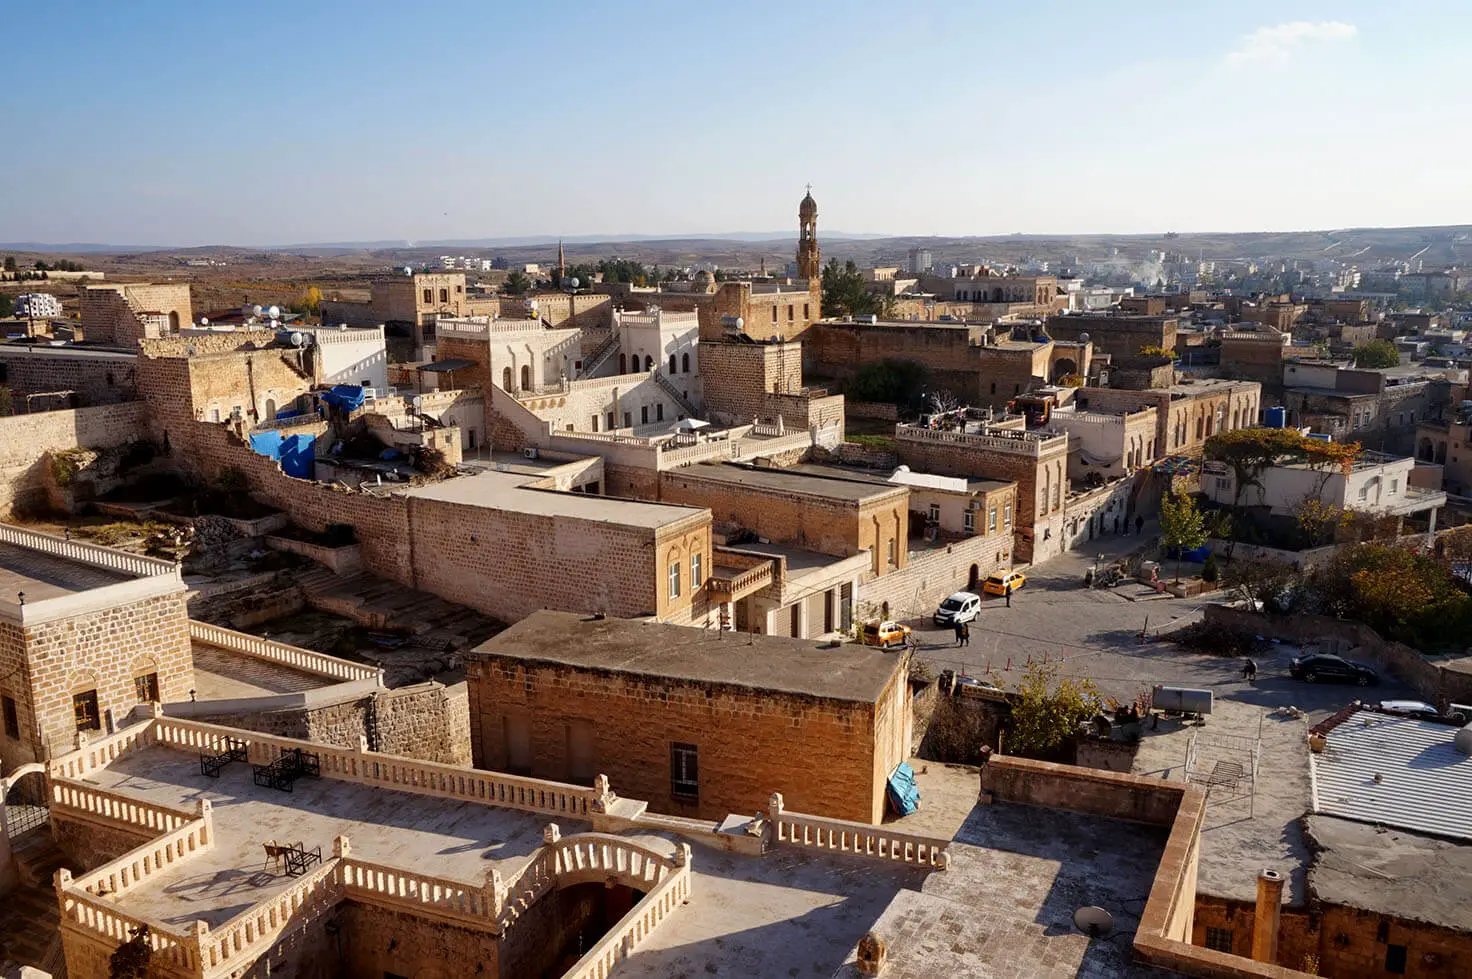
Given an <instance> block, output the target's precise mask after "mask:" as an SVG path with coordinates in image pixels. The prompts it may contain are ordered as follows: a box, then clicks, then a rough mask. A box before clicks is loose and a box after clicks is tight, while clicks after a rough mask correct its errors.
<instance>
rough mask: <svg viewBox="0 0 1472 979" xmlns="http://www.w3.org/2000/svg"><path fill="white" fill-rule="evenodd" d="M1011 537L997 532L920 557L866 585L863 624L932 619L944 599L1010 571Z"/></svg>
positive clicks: (861, 596) (861, 599)
mask: <svg viewBox="0 0 1472 979" xmlns="http://www.w3.org/2000/svg"><path fill="white" fill-rule="evenodd" d="M1012 552H1013V535H1012V534H1011V532H1009V531H1005V530H999V531H998V532H997V533H995V534H988V535H987V536H984V537H968V538H966V539H965V540H961V541H956V542H955V543H952V544H947V545H946V546H945V547H943V548H936V549H934V550H927V551H919V552H916V554H915V555H914V556H913V557H912V558H910V560H909V563H908V564H907V566H906V567H905V568H904V570H902V571H897V572H894V573H891V574H887V575H883V576H880V577H878V578H872V579H870V580H868V581H865V582H864V583H863V584H862V585H861V586H860V588H859V603H860V613H861V614H860V617H861V618H879V617H881V616H883V615H885V614H886V613H885V611H884V609H885V608H888V613H887V614H888V615H890V616H898V617H902V618H909V617H911V616H928V615H930V614H931V613H933V612H934V611H935V608H936V606H937V605H939V604H940V601H941V599H943V598H945V597H946V596H947V595H949V594H951V593H952V592H955V591H959V590H961V589H963V588H967V587H969V586H970V585H971V583H972V581H973V576H972V569H973V568H975V580H976V581H984V580H985V579H986V577H987V575H989V574H991V573H992V572H993V571H1000V570H1004V569H1007V568H1011V567H1012Z"/></svg>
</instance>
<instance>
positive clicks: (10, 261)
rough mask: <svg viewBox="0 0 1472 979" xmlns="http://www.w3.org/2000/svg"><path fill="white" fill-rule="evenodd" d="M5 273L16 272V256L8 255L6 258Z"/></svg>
mask: <svg viewBox="0 0 1472 979" xmlns="http://www.w3.org/2000/svg"><path fill="white" fill-rule="evenodd" d="M5 271H7V272H14V271H15V256H14V255H6V256H5Z"/></svg>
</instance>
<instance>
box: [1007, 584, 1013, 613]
mask: <svg viewBox="0 0 1472 979" xmlns="http://www.w3.org/2000/svg"><path fill="white" fill-rule="evenodd" d="M1007 607H1008V608H1011V607H1012V586H1011V585H1008V586H1007Z"/></svg>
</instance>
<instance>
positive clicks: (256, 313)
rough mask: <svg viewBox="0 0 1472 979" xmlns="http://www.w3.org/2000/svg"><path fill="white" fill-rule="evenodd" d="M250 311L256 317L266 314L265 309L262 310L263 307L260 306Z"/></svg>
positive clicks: (253, 307)
mask: <svg viewBox="0 0 1472 979" xmlns="http://www.w3.org/2000/svg"><path fill="white" fill-rule="evenodd" d="M250 311H251V313H252V315H255V316H260V315H261V314H262V313H264V312H265V310H264V309H262V308H261V307H259V306H252V307H251V308H250Z"/></svg>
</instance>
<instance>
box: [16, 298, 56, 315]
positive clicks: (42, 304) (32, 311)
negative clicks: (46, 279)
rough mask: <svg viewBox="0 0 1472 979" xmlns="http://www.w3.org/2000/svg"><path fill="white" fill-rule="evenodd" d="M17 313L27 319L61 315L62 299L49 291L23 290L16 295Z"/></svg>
mask: <svg viewBox="0 0 1472 979" xmlns="http://www.w3.org/2000/svg"><path fill="white" fill-rule="evenodd" d="M14 308H15V315H16V316H19V317H22V318H25V319H36V320H44V319H53V318H57V317H60V316H61V300H60V299H57V298H56V297H55V296H53V295H51V294H50V293H49V292H23V293H21V294H20V295H19V296H16V297H15V307H14Z"/></svg>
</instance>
